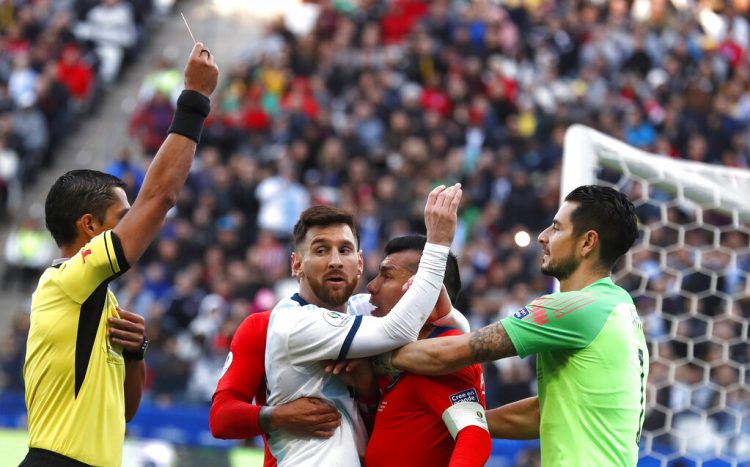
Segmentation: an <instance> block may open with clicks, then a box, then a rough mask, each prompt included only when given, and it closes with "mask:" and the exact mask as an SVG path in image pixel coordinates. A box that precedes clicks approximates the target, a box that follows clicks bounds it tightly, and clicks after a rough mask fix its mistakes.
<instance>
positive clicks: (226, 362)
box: [219, 352, 234, 379]
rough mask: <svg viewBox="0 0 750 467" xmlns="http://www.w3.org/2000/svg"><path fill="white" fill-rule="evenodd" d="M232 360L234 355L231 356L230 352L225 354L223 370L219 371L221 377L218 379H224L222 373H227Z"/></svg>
mask: <svg viewBox="0 0 750 467" xmlns="http://www.w3.org/2000/svg"><path fill="white" fill-rule="evenodd" d="M232 360H234V355H232V352H229V353H228V354H227V359H226V360H224V368H222V369H221V376H219V379H221V378H223V377H224V373H226V372H227V370H228V369H229V367H230V366H232Z"/></svg>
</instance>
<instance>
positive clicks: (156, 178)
mask: <svg viewBox="0 0 750 467" xmlns="http://www.w3.org/2000/svg"><path fill="white" fill-rule="evenodd" d="M218 76H219V68H218V67H217V66H216V63H215V62H214V57H213V55H212V54H211V52H210V51H209V50H208V49H207V48H206V47H205V46H204V45H203V44H202V43H201V42H198V43H196V44H195V46H194V47H193V50H192V52H191V53H190V57H189V58H188V61H187V65H185V90H184V91H183V92H182V94H181V95H180V97H179V99H178V100H177V110H176V112H175V115H174V119H173V120H172V125H171V126H170V128H169V135H168V136H167V139H166V140H165V141H164V143H163V144H162V145H161V147H160V148H159V151H158V152H157V153H156V157H154V160H153V162H152V163H151V166H150V167H149V169H148V171H147V172H146V178H145V180H144V182H143V186H142V188H141V190H140V192H139V193H138V197H137V198H136V200H135V202H134V203H133V207H132V208H131V209H130V211H128V213H127V214H126V215H125V217H123V219H122V220H121V221H120V223H119V224H117V226H116V227H115V228H114V229H113V230H114V232H115V233H116V234H117V236H118V237H119V238H120V241H121V243H122V249H123V252H124V253H125V258H126V259H127V261H128V264H135V262H136V261H137V260H138V258H140V256H141V255H142V254H143V252H144V251H145V250H146V248H147V247H148V245H149V243H151V241H152V240H153V239H154V237H156V234H157V233H158V232H159V230H160V229H161V226H162V223H163V222H164V217H165V216H166V214H167V211H168V210H169V209H170V208H171V207H172V206H174V204H175V202H176V201H177V195H178V194H179V192H180V190H181V189H182V185H183V184H184V183H185V180H186V178H187V175H188V171H189V170H190V165H191V164H192V162H193V156H194V155H195V149H196V145H197V143H198V141H199V140H200V135H201V131H202V129H203V121H204V119H205V118H206V117H207V116H208V113H209V110H210V102H209V99H208V96H210V95H211V93H212V92H213V91H214V89H216V84H217V81H218Z"/></svg>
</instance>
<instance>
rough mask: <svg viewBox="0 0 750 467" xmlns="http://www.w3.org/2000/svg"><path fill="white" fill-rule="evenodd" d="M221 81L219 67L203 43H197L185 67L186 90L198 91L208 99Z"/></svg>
mask: <svg viewBox="0 0 750 467" xmlns="http://www.w3.org/2000/svg"><path fill="white" fill-rule="evenodd" d="M218 81H219V67H218V66H216V62H214V56H213V54H211V51H209V50H208V49H207V48H206V47H205V46H204V45H203V43H202V42H196V44H195V45H194V46H193V50H192V51H191V52H190V57H189V58H188V61H187V64H186V65H185V89H191V90H193V91H198V92H199V93H201V94H203V95H204V96H206V97H208V96H210V95H211V93H212V92H214V89H216V84H217V83H218Z"/></svg>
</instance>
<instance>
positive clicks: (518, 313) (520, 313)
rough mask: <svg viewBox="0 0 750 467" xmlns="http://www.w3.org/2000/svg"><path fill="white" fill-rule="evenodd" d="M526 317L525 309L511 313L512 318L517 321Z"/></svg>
mask: <svg viewBox="0 0 750 467" xmlns="http://www.w3.org/2000/svg"><path fill="white" fill-rule="evenodd" d="M527 316H529V309H528V308H526V307H523V308H521V309H520V310H518V311H516V312H515V313H513V317H514V318H518V319H524V318H525V317H527Z"/></svg>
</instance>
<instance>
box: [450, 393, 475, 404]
mask: <svg viewBox="0 0 750 467" xmlns="http://www.w3.org/2000/svg"><path fill="white" fill-rule="evenodd" d="M450 400H451V405H456V404H460V403H462V402H477V403H478V402H479V396H477V391H476V390H475V389H464V390H463V391H461V392H457V393H455V394H451V395H450Z"/></svg>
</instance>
